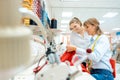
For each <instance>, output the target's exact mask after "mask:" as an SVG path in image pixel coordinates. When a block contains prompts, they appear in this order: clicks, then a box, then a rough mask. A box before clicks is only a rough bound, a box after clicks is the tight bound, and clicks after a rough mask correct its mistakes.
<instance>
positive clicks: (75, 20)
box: [69, 17, 82, 26]
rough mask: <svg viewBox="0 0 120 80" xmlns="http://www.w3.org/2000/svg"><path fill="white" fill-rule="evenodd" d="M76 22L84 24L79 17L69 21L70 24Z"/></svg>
mask: <svg viewBox="0 0 120 80" xmlns="http://www.w3.org/2000/svg"><path fill="white" fill-rule="evenodd" d="M74 22H76V23H78V24H80V26H82V22H81V21H80V20H79V19H78V18H77V17H74V18H72V19H71V21H70V22H69V25H71V24H72V23H74Z"/></svg>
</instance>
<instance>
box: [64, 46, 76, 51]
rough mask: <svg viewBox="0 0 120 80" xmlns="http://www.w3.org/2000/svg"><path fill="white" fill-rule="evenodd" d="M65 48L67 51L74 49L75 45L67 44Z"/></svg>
mask: <svg viewBox="0 0 120 80" xmlns="http://www.w3.org/2000/svg"><path fill="white" fill-rule="evenodd" d="M66 49H67V52H71V51H76V47H75V46H73V45H67V46H66Z"/></svg>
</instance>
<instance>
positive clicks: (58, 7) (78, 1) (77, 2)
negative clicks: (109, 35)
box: [48, 0, 120, 32]
mask: <svg viewBox="0 0 120 80" xmlns="http://www.w3.org/2000/svg"><path fill="white" fill-rule="evenodd" d="M48 2H49V4H50V7H51V17H52V18H56V19H57V22H58V29H62V30H63V29H64V30H63V31H64V32H68V30H69V29H68V28H69V27H68V23H69V21H70V20H71V18H73V17H78V18H79V19H80V20H81V21H82V22H84V21H85V20H86V19H88V18H90V17H95V18H97V19H98V20H99V21H100V22H101V25H100V27H101V29H102V30H103V31H104V32H115V31H114V30H112V29H114V28H120V0H48ZM63 11H64V12H72V16H71V17H69V18H68V17H62V12H63ZM108 12H117V13H118V14H117V15H116V16H115V17H112V18H105V17H103V16H104V15H105V14H106V13H108ZM61 20H68V23H61ZM61 25H67V27H64V28H63V27H61ZM117 31H120V30H117Z"/></svg>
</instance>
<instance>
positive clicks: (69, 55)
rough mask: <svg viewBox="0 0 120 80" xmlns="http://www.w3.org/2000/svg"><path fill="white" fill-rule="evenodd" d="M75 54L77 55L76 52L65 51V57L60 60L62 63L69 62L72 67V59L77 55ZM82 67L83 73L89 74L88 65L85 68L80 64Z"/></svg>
mask: <svg viewBox="0 0 120 80" xmlns="http://www.w3.org/2000/svg"><path fill="white" fill-rule="evenodd" d="M75 53H76V52H75V51H72V52H67V51H65V52H64V53H63V55H62V56H61V57H60V59H61V61H62V62H65V61H69V62H70V65H71V66H73V63H72V58H73V56H74V55H75ZM80 66H81V67H82V71H83V72H88V73H89V71H88V66H87V64H86V66H84V65H83V64H80Z"/></svg>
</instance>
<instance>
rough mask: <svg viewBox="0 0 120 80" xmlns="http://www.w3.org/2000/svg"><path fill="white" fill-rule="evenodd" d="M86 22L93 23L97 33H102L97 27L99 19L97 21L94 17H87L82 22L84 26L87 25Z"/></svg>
mask: <svg viewBox="0 0 120 80" xmlns="http://www.w3.org/2000/svg"><path fill="white" fill-rule="evenodd" d="M88 24H90V25H93V26H95V27H96V33H97V34H98V35H101V34H103V32H102V30H101V29H100V27H99V25H100V23H99V21H98V20H97V19H96V18H89V19H88V20H86V21H85V22H84V24H83V25H84V26H87V25H88Z"/></svg>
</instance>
